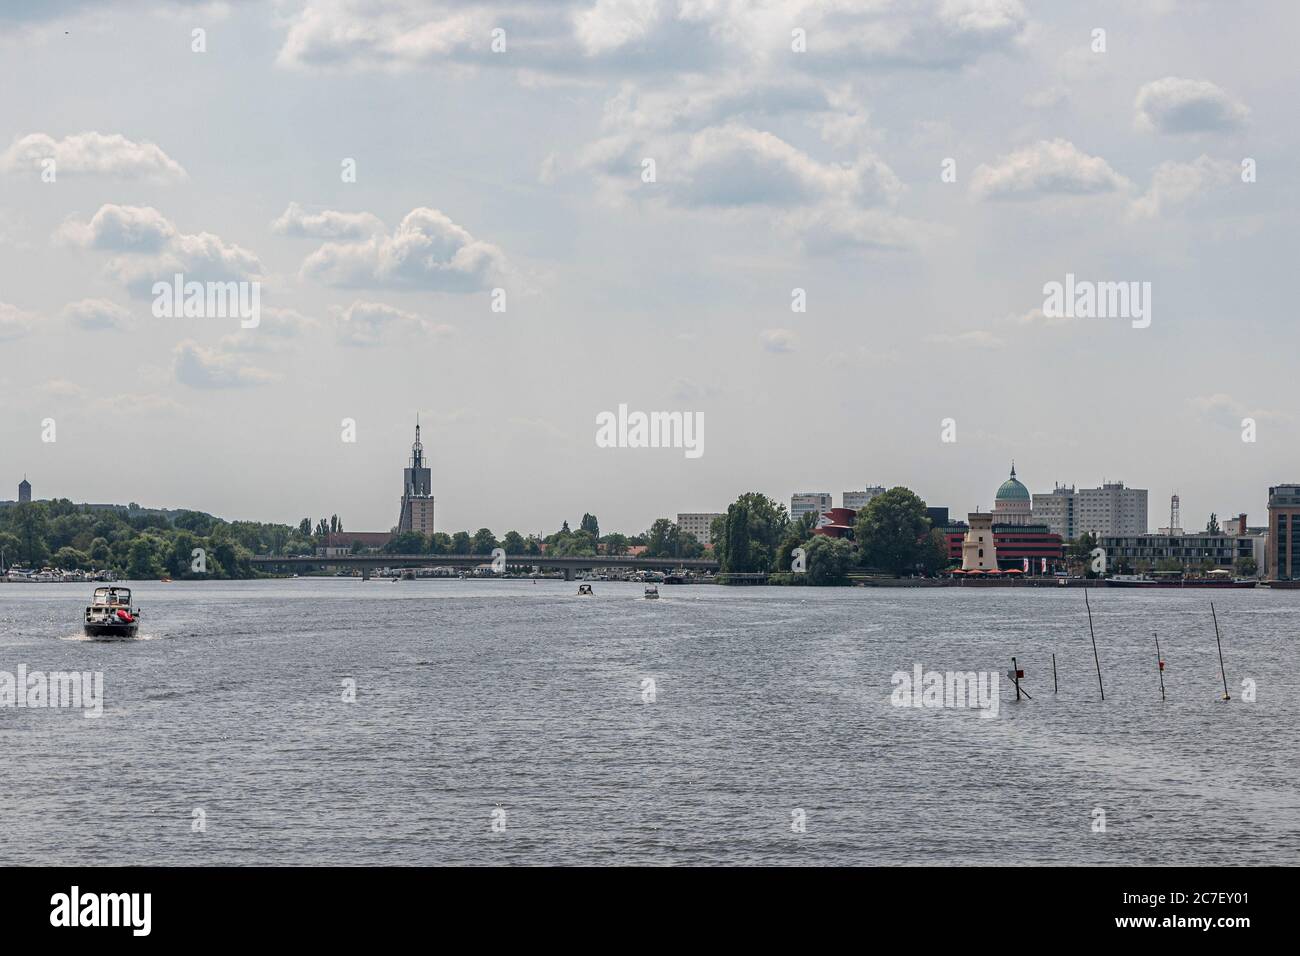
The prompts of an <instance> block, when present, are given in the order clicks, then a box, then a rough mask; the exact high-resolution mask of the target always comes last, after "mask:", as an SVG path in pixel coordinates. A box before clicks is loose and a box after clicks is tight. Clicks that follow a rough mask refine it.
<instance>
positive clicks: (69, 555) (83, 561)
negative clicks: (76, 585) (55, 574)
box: [53, 547, 90, 571]
mask: <svg viewBox="0 0 1300 956" xmlns="http://www.w3.org/2000/svg"><path fill="white" fill-rule="evenodd" d="M53 560H54V566H55V567H56V568H62V569H63V570H64V571H75V570H76V569H78V568H87V567H90V556H89V555H86V554H82V553H81V552H80V551H78V550H77V549H76V548H69V547H62V548H59V550H58V551H56V552H55V554H54V558H53Z"/></svg>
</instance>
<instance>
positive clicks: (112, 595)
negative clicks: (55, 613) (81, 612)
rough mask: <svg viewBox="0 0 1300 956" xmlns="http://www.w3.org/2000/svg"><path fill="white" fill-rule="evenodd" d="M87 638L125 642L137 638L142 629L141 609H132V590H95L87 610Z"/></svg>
mask: <svg viewBox="0 0 1300 956" xmlns="http://www.w3.org/2000/svg"><path fill="white" fill-rule="evenodd" d="M84 626H85V631H86V636H87V637H97V638H101V639H107V640H112V639H118V640H123V639H127V638H132V637H135V632H136V630H138V629H139V627H140V609H139V608H138V607H136V608H133V607H131V589H130V588H95V596H94V598H93V599H92V601H91V604H90V607H88V608H86V621H85V625H84Z"/></svg>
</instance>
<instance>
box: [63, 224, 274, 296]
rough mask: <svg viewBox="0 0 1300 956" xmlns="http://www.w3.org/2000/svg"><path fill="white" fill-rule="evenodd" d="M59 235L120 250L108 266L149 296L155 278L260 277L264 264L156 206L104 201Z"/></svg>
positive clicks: (77, 242)
mask: <svg viewBox="0 0 1300 956" xmlns="http://www.w3.org/2000/svg"><path fill="white" fill-rule="evenodd" d="M55 238H56V240H61V241H63V242H67V243H70V244H72V245H77V246H81V247H84V248H88V249H96V250H101V251H109V252H118V253H122V255H119V256H115V257H114V258H112V259H110V260H109V262H108V264H107V266H106V271H107V273H108V274H109V276H110V277H112V278H113V279H115V280H116V281H118V282H120V283H121V284H122V285H123V286H125V287H126V288H127V290H128V291H129V292H130V293H131V294H132V295H136V296H147V295H149V294H150V289H151V287H152V286H153V284H154V282H156V281H159V280H163V281H168V280H170V279H171V277H172V276H173V275H175V274H176V273H183V274H184V275H185V278H186V281H195V282H215V281H222V282H224V281H230V280H242V279H255V278H258V277H259V276H261V274H262V266H261V263H260V262H259V261H258V258H257V256H256V255H254V254H253V253H252V252H249V251H248V250H247V249H244V248H242V247H241V246H237V245H235V244H233V243H228V242H225V241H224V240H223V239H222V238H221V237H220V236H215V235H213V234H212V233H210V232H200V233H193V234H189V233H182V232H180V231H179V230H178V229H177V228H176V227H175V226H174V225H172V223H171V222H170V221H168V220H167V218H166V217H164V216H163V215H162V213H160V212H159V211H158V210H157V209H154V208H153V207H152V206H119V205H116V204H112V203H109V204H106V205H104V206H101V207H100V208H99V210H98V211H97V212H96V213H95V215H94V216H92V217H91V218H90V220H89V221H88V222H84V223H83V222H79V221H75V220H72V221H69V222H66V223H64V224H63V225H62V226H61V227H60V228H59V230H58V231H57V232H56V233H55Z"/></svg>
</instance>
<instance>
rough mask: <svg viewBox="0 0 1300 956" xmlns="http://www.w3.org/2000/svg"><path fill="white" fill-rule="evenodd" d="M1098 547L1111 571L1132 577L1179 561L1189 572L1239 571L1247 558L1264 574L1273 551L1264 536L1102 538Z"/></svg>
mask: <svg viewBox="0 0 1300 956" xmlns="http://www.w3.org/2000/svg"><path fill="white" fill-rule="evenodd" d="M1297 511H1300V507H1297ZM1097 545H1098V547H1100V548H1101V549H1102V550H1103V551H1105V552H1106V570H1107V571H1113V572H1128V573H1133V572H1141V571H1151V570H1157V567H1156V566H1157V565H1158V564H1159V563H1160V562H1162V561H1163V562H1170V561H1176V562H1178V564H1179V565H1181V566H1182V567H1184V568H1187V569H1189V570H1196V569H1199V568H1200V567H1201V566H1203V565H1205V564H1206V563H1210V564H1213V565H1214V567H1215V568H1216V569H1222V570H1225V571H1235V570H1237V567H1238V562H1239V561H1241V560H1242V559H1244V558H1250V559H1252V560H1254V562H1255V565H1256V567H1257V568H1259V569H1260V570H1262V569H1263V568H1264V567H1265V562H1266V560H1267V556H1268V553H1269V550H1270V549H1269V545H1268V542H1267V539H1266V536H1264V535H1261V534H1208V533H1206V532H1201V533H1199V534H1197V533H1192V534H1139V535H1102V536H1100V537H1098V538H1097ZM1298 567H1300V565H1298Z"/></svg>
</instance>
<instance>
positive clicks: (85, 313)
mask: <svg viewBox="0 0 1300 956" xmlns="http://www.w3.org/2000/svg"><path fill="white" fill-rule="evenodd" d="M63 317H64V318H65V319H67V320H68V321H69V322H71V323H72V324H73V325H75V326H77V327H78V328H81V329H85V330H87V331H106V330H110V329H121V328H123V327H124V326H125V325H126V323H127V320H128V319H130V317H131V313H130V312H128V311H127V310H126V309H124V308H122V307H121V306H120V305H117V304H116V303H114V302H109V301H108V300H107V299H82V300H81V301H80V302H69V303H68V304H67V305H65V306H64V307H63Z"/></svg>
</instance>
